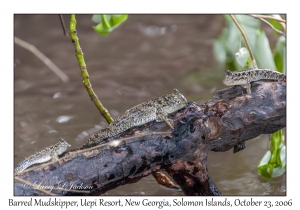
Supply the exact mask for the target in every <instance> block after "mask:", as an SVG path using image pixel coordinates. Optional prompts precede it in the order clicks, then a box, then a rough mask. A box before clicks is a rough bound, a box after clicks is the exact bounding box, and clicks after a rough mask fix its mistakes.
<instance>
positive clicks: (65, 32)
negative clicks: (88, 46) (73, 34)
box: [58, 15, 68, 36]
mask: <svg viewBox="0 0 300 210" xmlns="http://www.w3.org/2000/svg"><path fill="white" fill-rule="evenodd" d="M58 16H59V19H60V23H61V27H62V28H63V31H64V35H65V36H68V33H67V31H66V27H65V22H64V17H63V16H62V15H58Z"/></svg>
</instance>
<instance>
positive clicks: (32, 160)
mask: <svg viewBox="0 0 300 210" xmlns="http://www.w3.org/2000/svg"><path fill="white" fill-rule="evenodd" d="M70 146H71V145H70V144H68V142H66V141H65V140H64V139H62V138H60V139H59V140H58V142H57V143H56V144H54V145H51V146H49V147H47V148H45V149H43V150H41V151H38V152H36V153H35V154H33V155H31V156H29V157H27V158H25V159H24V160H23V161H22V162H20V163H19V164H18V165H17V167H16V168H15V170H14V172H15V173H19V172H22V171H24V170H25V169H26V168H28V167H30V166H32V165H35V164H38V163H45V162H48V161H50V160H56V159H58V155H61V154H62V153H63V152H65V151H66V150H67V148H68V147H70Z"/></svg>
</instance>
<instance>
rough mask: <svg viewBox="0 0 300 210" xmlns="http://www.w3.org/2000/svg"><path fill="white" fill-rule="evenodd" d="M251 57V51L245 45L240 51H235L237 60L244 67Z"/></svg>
mask: <svg viewBox="0 0 300 210" xmlns="http://www.w3.org/2000/svg"><path fill="white" fill-rule="evenodd" d="M249 57H250V55H249V52H248V50H247V48H245V47H242V48H240V49H239V51H238V52H237V53H235V58H236V61H237V62H238V63H239V64H240V65H241V67H242V68H244V67H245V66H246V64H247V61H248V60H249Z"/></svg>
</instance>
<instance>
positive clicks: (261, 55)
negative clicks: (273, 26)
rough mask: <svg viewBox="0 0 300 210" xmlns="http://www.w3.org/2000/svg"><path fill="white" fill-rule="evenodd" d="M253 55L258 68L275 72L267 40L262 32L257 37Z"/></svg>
mask: <svg viewBox="0 0 300 210" xmlns="http://www.w3.org/2000/svg"><path fill="white" fill-rule="evenodd" d="M254 54H255V60H256V63H257V66H258V68H269V69H272V70H275V71H276V66H275V63H274V60H273V55H272V52H271V49H270V45H269V40H268V38H267V36H266V34H265V32H263V31H262V32H261V33H260V34H258V35H257V41H256V47H255V51H254Z"/></svg>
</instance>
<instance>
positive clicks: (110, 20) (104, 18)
mask: <svg viewBox="0 0 300 210" xmlns="http://www.w3.org/2000/svg"><path fill="white" fill-rule="evenodd" d="M127 17H128V15H93V17H92V21H94V22H96V23H99V24H98V25H97V26H95V27H93V29H94V30H95V31H96V32H97V33H98V34H100V35H102V36H106V35H108V34H110V33H111V32H112V31H113V30H114V29H115V28H116V27H118V26H119V25H120V24H122V23H123V22H124V21H125V20H127Z"/></svg>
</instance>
